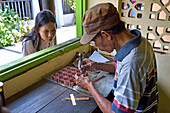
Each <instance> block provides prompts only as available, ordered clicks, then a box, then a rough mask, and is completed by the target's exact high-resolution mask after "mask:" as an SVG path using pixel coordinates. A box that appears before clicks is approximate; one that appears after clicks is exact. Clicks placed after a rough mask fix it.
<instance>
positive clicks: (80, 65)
mask: <svg viewBox="0 0 170 113" xmlns="http://www.w3.org/2000/svg"><path fill="white" fill-rule="evenodd" d="M82 59H83V58H82V54H81V53H79V64H78V65H79V66H78V67H79V69H80V71H81V72H83V68H82V64H83V62H82Z"/></svg>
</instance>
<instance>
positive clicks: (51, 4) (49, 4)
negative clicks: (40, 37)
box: [42, 0, 55, 15]
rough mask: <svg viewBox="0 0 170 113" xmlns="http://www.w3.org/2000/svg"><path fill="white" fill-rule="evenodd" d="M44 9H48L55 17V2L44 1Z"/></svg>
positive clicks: (52, 0)
mask: <svg viewBox="0 0 170 113" xmlns="http://www.w3.org/2000/svg"><path fill="white" fill-rule="evenodd" d="M42 7H43V9H48V10H50V11H52V12H53V14H54V15H55V5H54V0H42Z"/></svg>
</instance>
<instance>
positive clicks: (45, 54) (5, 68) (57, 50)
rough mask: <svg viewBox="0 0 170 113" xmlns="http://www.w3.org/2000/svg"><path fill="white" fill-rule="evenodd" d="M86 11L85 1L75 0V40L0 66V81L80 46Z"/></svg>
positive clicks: (4, 80)
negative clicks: (83, 18)
mask: <svg viewBox="0 0 170 113" xmlns="http://www.w3.org/2000/svg"><path fill="white" fill-rule="evenodd" d="M86 10H87V0H76V31H77V38H74V39H71V40H68V41H66V42H63V43H61V44H58V45H55V46H52V47H49V48H47V49H44V50H41V51H38V52H36V53H33V54H30V55H28V56H25V57H23V58H20V59H17V60H15V61H12V62H10V63H7V64H5V65H2V66H0V81H1V82H6V81H8V80H10V79H12V78H14V77H17V76H19V75H21V74H22V73H24V72H26V71H28V70H30V69H32V68H35V67H36V66H39V65H41V64H43V63H45V62H48V61H49V60H51V59H53V58H55V57H57V56H60V55H62V54H64V53H65V52H68V51H70V50H72V49H75V48H78V47H80V46H81V44H80V37H82V35H83V33H84V30H83V27H82V17H83V14H84V13H85V11H86Z"/></svg>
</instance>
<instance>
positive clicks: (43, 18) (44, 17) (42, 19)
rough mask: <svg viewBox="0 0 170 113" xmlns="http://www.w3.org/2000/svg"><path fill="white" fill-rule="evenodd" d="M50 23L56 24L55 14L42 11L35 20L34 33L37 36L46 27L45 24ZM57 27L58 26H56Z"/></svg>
mask: <svg viewBox="0 0 170 113" xmlns="http://www.w3.org/2000/svg"><path fill="white" fill-rule="evenodd" d="M49 22H53V23H56V20H55V17H54V15H53V13H52V12H51V11H50V10H47V9H45V10H43V11H40V12H39V13H38V14H37V16H36V18H35V26H34V27H33V31H34V32H35V33H36V34H38V31H39V29H40V27H42V26H44V25H45V24H47V23H49ZM56 27H57V24H56Z"/></svg>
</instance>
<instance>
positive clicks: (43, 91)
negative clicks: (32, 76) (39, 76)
mask: <svg viewBox="0 0 170 113" xmlns="http://www.w3.org/2000/svg"><path fill="white" fill-rule="evenodd" d="M70 94H74V96H76V97H85V96H84V95H82V94H80V93H77V92H75V91H73V90H71V89H68V88H65V87H62V86H60V85H57V84H54V83H52V82H48V81H46V80H41V81H39V82H37V83H36V84H34V85H32V86H31V87H29V88H27V89H25V90H23V91H22V92H20V93H18V94H16V95H15V96H13V97H11V98H9V99H7V101H6V103H7V107H8V109H9V110H10V112H11V113H35V112H37V113H89V112H91V111H93V109H94V108H96V107H97V104H96V102H95V100H94V99H93V98H92V97H91V98H90V100H88V101H76V103H77V105H75V106H73V105H72V103H71V101H66V100H65V97H70Z"/></svg>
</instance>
